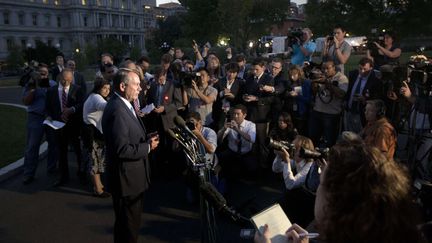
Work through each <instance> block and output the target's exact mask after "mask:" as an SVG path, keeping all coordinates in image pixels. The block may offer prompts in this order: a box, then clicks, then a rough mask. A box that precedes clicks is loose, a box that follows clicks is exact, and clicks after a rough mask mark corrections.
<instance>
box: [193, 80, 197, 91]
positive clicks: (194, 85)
mask: <svg viewBox="0 0 432 243" xmlns="http://www.w3.org/2000/svg"><path fill="white" fill-rule="evenodd" d="M192 88H193V90H195V91H197V90H198V85H197V84H196V82H195V80H192Z"/></svg>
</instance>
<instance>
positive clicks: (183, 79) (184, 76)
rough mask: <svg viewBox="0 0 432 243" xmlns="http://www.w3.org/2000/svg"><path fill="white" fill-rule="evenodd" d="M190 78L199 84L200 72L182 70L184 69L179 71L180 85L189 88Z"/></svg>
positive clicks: (190, 84)
mask: <svg viewBox="0 0 432 243" xmlns="http://www.w3.org/2000/svg"><path fill="white" fill-rule="evenodd" d="M192 80H194V81H195V82H196V83H197V85H199V84H200V83H201V76H200V73H197V72H184V71H182V72H180V73H179V81H180V84H181V85H183V86H185V87H188V88H191V87H192Z"/></svg>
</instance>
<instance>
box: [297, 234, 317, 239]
mask: <svg viewBox="0 0 432 243" xmlns="http://www.w3.org/2000/svg"><path fill="white" fill-rule="evenodd" d="M298 235H299V237H300V238H303V237H307V238H309V239H313V238H317V237H318V236H319V234H318V233H300V234H298Z"/></svg>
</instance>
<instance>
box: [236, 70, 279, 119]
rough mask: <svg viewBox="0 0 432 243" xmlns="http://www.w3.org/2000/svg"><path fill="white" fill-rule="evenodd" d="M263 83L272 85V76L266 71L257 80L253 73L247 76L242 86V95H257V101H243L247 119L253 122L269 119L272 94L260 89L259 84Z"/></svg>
mask: <svg viewBox="0 0 432 243" xmlns="http://www.w3.org/2000/svg"><path fill="white" fill-rule="evenodd" d="M264 85H270V86H274V81H273V78H272V77H271V76H270V75H269V74H267V73H264V74H263V75H262V76H261V78H260V79H259V80H258V82H256V81H255V80H254V77H253V75H251V76H249V77H248V79H246V83H245V85H244V86H243V87H244V88H243V92H242V95H244V94H248V95H255V96H257V97H258V101H253V102H244V104H245V105H246V107H247V109H248V114H247V120H250V121H252V122H254V123H262V122H267V121H269V120H270V114H269V113H270V108H271V104H272V102H273V96H274V94H271V93H267V92H262V91H260V86H264Z"/></svg>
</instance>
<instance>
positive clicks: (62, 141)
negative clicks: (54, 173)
mask: <svg viewBox="0 0 432 243" xmlns="http://www.w3.org/2000/svg"><path fill="white" fill-rule="evenodd" d="M58 77H59V84H58V85H56V86H53V87H51V88H50V89H49V90H48V91H47V94H46V102H45V104H46V105H45V106H46V111H47V116H48V117H47V119H51V120H56V121H61V122H64V123H66V125H65V126H64V127H63V128H60V129H58V130H54V129H52V128H51V127H49V128H48V130H47V132H48V133H50V134H54V136H55V138H56V141H57V143H58V146H59V152H60V158H59V169H60V178H59V180H58V181H57V182H56V183H55V184H54V186H61V185H63V184H65V183H67V182H68V181H69V168H68V157H67V153H68V145H69V142H72V145H73V147H74V151H75V153H76V156H77V163H78V172H80V171H82V170H81V165H82V163H81V162H82V154H81V146H80V141H79V138H78V136H79V133H80V126H81V123H82V107H83V103H84V95H83V93H82V92H81V89H80V88H79V87H78V86H76V85H74V84H72V80H73V74H72V70H70V69H67V68H66V69H63V71H62V72H61V73H60V74H59V76H58Z"/></svg>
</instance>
